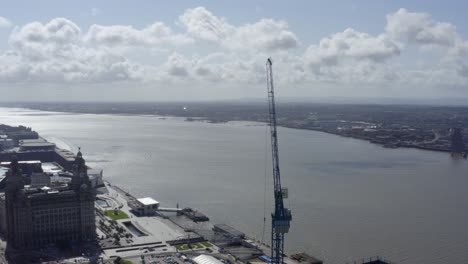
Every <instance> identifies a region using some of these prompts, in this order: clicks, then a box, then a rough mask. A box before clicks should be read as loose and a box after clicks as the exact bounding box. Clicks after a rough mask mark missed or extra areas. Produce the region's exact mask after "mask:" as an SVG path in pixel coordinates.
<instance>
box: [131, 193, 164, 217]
mask: <svg viewBox="0 0 468 264" xmlns="http://www.w3.org/2000/svg"><path fill="white" fill-rule="evenodd" d="M128 206H129V207H130V208H132V210H133V212H134V213H135V214H136V215H140V216H143V215H153V214H154V213H155V212H156V210H158V208H159V202H158V201H156V200H154V199H153V198H151V197H146V198H139V199H136V200H131V201H129V202H128Z"/></svg>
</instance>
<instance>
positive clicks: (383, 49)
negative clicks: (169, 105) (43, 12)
mask: <svg viewBox="0 0 468 264" xmlns="http://www.w3.org/2000/svg"><path fill="white" fill-rule="evenodd" d="M177 23H178V25H179V27H174V28H171V26H169V25H166V24H164V23H162V22H158V21H156V22H154V23H152V24H150V25H147V26H145V27H141V28H137V27H134V26H132V25H109V26H103V25H97V24H95V25H92V26H90V27H89V28H88V29H83V28H80V27H79V26H78V25H77V24H76V23H74V22H73V21H71V20H68V19H66V18H55V19H52V20H50V21H49V22H46V23H41V22H32V23H28V24H25V25H23V26H21V27H15V28H14V29H13V31H12V33H11V35H10V37H9V44H10V50H8V51H6V52H4V53H3V54H0V82H2V83H8V84H15V83H31V84H35V85H36V84H38V83H41V82H43V83H54V84H63V83H79V84H82V83H86V84H92V83H101V84H107V83H116V82H119V83H128V82H134V83H145V84H146V85H156V86H157V85H158V84H164V85H161V86H164V87H167V86H170V85H166V84H171V85H174V86H177V85H178V86H180V87H212V89H213V91H214V90H216V89H219V88H220V87H236V86H239V87H247V88H245V89H248V87H257V86H259V85H262V84H264V82H265V69H264V66H265V58H266V57H267V54H268V55H270V54H272V55H273V57H274V60H275V78H276V80H277V83H279V84H282V85H287V86H288V87H289V86H291V85H290V84H293V85H294V86H301V87H308V86H309V84H310V83H311V82H314V83H322V84H323V83H327V84H330V83H333V84H337V86H354V87H359V86H360V84H366V85H368V86H375V87H390V86H395V87H405V88H404V89H407V88H414V89H423V88H422V87H429V86H431V87H437V88H438V89H440V90H443V89H445V88H447V87H468V66H467V60H466V56H468V41H466V40H464V39H463V38H462V37H461V35H460V34H459V33H458V32H457V31H456V28H455V27H454V26H453V25H451V24H449V23H445V22H438V21H435V20H434V19H432V18H431V16H430V15H429V14H425V13H412V12H409V11H407V10H405V9H400V10H398V11H396V12H394V13H391V14H389V15H388V16H387V25H386V27H385V28H382V32H381V33H374V34H369V33H366V32H362V31H358V30H356V29H352V28H348V29H345V30H343V31H341V32H337V33H334V34H331V35H329V36H327V37H324V38H322V39H321V40H320V41H319V42H318V43H314V44H311V45H310V44H309V45H303V44H301V42H300V40H299V37H298V36H297V35H296V34H295V33H294V32H293V31H292V30H291V29H290V28H289V25H288V23H287V22H286V21H282V20H274V19H269V18H263V19H260V20H258V21H253V22H250V23H245V24H242V25H233V24H230V23H229V22H228V21H227V19H225V18H223V17H220V16H216V15H215V14H213V13H212V12H210V11H208V10H207V9H205V8H203V7H197V8H193V9H188V10H186V11H185V12H184V13H183V14H182V15H181V16H180V17H179V18H178V22H177ZM180 26H181V27H180ZM409 46H415V47H417V49H416V50H417V51H416V52H421V53H422V52H424V53H422V54H424V55H426V54H430V56H420V57H423V59H421V62H419V61H418V63H414V65H406V64H403V63H401V60H400V59H401V58H404V59H405V60H407V59H408V58H410V59H411V58H412V56H414V57H415V55H414V54H412V53H413V52H415V51H414V49H413V48H409ZM418 47H421V48H423V47H424V49H418ZM410 53H411V54H410ZM426 57H427V59H426ZM206 89H208V88H206ZM376 89H385V88H376ZM402 89H403V88H402ZM216 91H217V90H216Z"/></svg>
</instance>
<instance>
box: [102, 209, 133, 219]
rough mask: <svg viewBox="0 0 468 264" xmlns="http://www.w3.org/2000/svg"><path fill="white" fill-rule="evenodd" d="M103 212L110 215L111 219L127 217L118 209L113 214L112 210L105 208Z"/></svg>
mask: <svg viewBox="0 0 468 264" xmlns="http://www.w3.org/2000/svg"><path fill="white" fill-rule="evenodd" d="M104 214H105V215H106V216H108V217H110V218H111V219H113V220H119V219H127V218H128V215H127V214H126V213H124V212H122V211H120V210H117V214H115V211H114V210H107V211H105V212H104Z"/></svg>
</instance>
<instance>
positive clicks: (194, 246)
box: [175, 243, 212, 251]
mask: <svg viewBox="0 0 468 264" xmlns="http://www.w3.org/2000/svg"><path fill="white" fill-rule="evenodd" d="M210 246H212V245H211V244H210ZM175 247H176V248H177V250H181V251H183V250H189V249H190V248H189V246H188V245H187V244H183V245H177V246H175ZM190 247H191V248H192V249H201V248H203V245H202V244H201V243H192V244H190Z"/></svg>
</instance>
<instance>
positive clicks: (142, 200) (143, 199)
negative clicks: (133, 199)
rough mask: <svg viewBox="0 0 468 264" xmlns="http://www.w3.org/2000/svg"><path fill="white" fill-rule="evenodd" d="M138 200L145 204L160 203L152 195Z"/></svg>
mask: <svg viewBox="0 0 468 264" xmlns="http://www.w3.org/2000/svg"><path fill="white" fill-rule="evenodd" d="M138 202H140V203H141V204H143V205H153V204H159V202H158V201H156V200H154V199H153V198H151V197H145V198H140V199H138Z"/></svg>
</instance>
